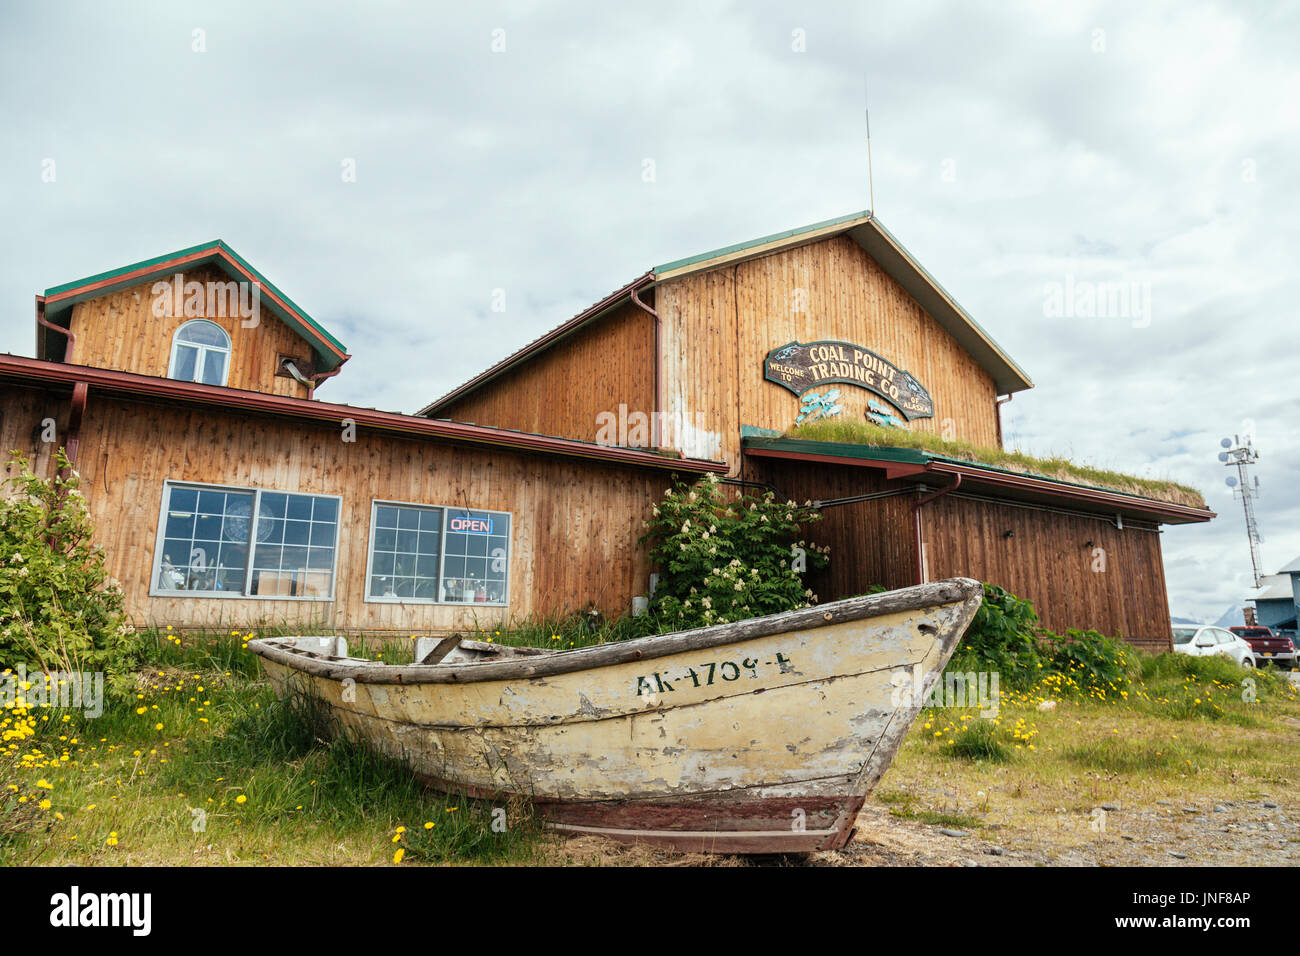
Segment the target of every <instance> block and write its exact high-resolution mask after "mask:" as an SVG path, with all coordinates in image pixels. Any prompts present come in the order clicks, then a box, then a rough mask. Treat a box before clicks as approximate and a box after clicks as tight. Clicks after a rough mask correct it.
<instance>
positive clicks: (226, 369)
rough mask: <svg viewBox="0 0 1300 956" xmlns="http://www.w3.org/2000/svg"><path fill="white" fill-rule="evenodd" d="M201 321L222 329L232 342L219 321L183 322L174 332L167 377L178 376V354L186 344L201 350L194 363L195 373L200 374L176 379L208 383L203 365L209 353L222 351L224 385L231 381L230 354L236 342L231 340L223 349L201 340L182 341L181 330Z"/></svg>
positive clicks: (222, 380) (197, 320) (222, 379)
mask: <svg viewBox="0 0 1300 956" xmlns="http://www.w3.org/2000/svg"><path fill="white" fill-rule="evenodd" d="M199 322H203V323H206V324H207V325H211V326H214V327H215V328H218V329H221V334H222V335H224V336H225V337H226V341H227V342H230V333H229V332H227V331H226V330H225V329H222V328H221V326H219V325H217V323H215V322H213V321H212V320H211V319H190V320H189V321H188V322H182V323H181V324H180V326H178V327H177V329H176V331H175V332H173V333H172V357H171V360H170V361H169V362H168V363H167V377H168V378H176V355H177V351H178V349H179V347H180V346H182V345H184V346H185V347H186V348H190V349H198V350H199V357H198V358H197V359H196V360H195V363H194V374H195V375H198V376H199V378H191V379H184V378H176V381H178V382H187V381H188V382H195V383H197V384H200V385H203V384H207V383H205V382H204V381H203V379H202V376H203V366H204V363H205V361H206V359H207V354H208V353H209V352H220V353H221V354H222V355H224V356H225V357H226V360H225V361H224V362H222V363H221V384H222V386H223V387H224V386H225V385H226V383H227V382H229V381H230V356H231V354H232V353H233V351H234V343H233V342H231V344H230V345H227V346H226V347H225V348H224V349H223V348H219V347H218V346H215V345H203V344H201V343H199V342H182V341H181V340H180V337H181V332H182V331H183V330H184V329H186V328H188V327H189V326H191V325H194V324H196V323H199Z"/></svg>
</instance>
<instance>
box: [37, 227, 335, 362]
mask: <svg viewBox="0 0 1300 956" xmlns="http://www.w3.org/2000/svg"><path fill="white" fill-rule="evenodd" d="M205 253H206V254H205ZM191 256H202V257H201V258H199V259H197V260H195V261H193V262H190V263H187V267H188V268H193V267H194V266H196V265H207V264H209V263H213V262H215V263H217V264H220V265H222V266H223V268H224V270H225V271H226V272H227V273H228V274H230V272H231V270H230V269H229V267H228V265H225V264H224V260H225V259H229V260H230V261H231V262H234V263H235V264H236V265H238V267H239V268H240V269H242V270H243V271H244V272H246V273H247V274H248V275H249V276H252V278H253V279H254V280H255V281H256V282H257V283H258V284H259V285H261V286H262V288H263V289H264V290H265V291H267V292H270V293H271V295H272V296H274V298H271V297H270V296H263V297H262V301H263V302H265V304H266V306H267V307H268V308H269V309H270V310H271V312H272V313H273V314H274V315H275V316H276V317H277V318H279V319H280V320H281V321H283V322H284V323H285V324H287V325H288V326H289V327H290V328H292V329H293V330H294V331H295V332H297V333H298V334H299V335H301V336H302V337H303V338H304V339H306V340H307V341H308V342H310V343H312V345H313V348H314V349H315V351H316V352H317V354H319V355H320V356H321V358H322V359H324V362H323V365H324V366H325V369H326V370H329V369H333V368H337V367H338V366H339V365H341V364H342V363H343V361H344V359H346V358H347V351H348V350H347V347H346V346H345V345H344V344H343V343H342V342H340V341H339V340H338V339H337V338H335V337H334V336H333V335H331V334H330V333H329V332H328V331H327V330H326V329H325V327H324V326H322V325H321V324H320V323H319V322H317V321H316V320H315V319H313V318H312V317H311V315H309V314H308V313H307V312H306V311H305V310H304V309H303V308H302V307H301V306H299V305H298V303H296V302H294V301H293V300H292V299H290V298H289V297H288V296H287V295H285V294H284V293H283V292H282V291H280V289H279V287H278V286H276V285H275V283H273V282H271V281H270V280H269V279H267V278H266V276H264V275H263V274H262V273H261V272H260V271H259V270H258V269H256V268H255V267H254V266H253V265H252V264H251V263H249V262H248V260H247V259H245V258H244V257H243V256H241V255H240V254H239V253H237V252H236V251H235V250H234V249H232V248H231V247H230V246H229V245H228V244H227V243H226V242H225V241H223V240H221V239H213V240H212V241H210V242H204V243H200V244H198V245H196V246H189V247H188V248H185V249H179V250H177V251H175V252H169V253H166V254H164V255H161V256H155V257H153V258H152V259H144V260H142V261H140V262H133V263H131V264H130V265H125V266H121V267H119V268H117V269H110V270H108V271H107V272H100V273H98V274H96V275H92V276H87V277H85V278H83V279H75V280H73V281H72V282H64V283H62V284H60V285H56V286H51V287H50V288H48V289H46V290H45V293H44V295H45V298H46V300H47V303H48V304H47V307H46V312H47V316H48V317H50V318H51V319H53V317H55V316H57V315H60V314H62V313H63V312H65V311H66V310H67V309H68V308H70V307H71V306H72V305H73V304H75V303H77V302H83V301H86V300H87V299H93V298H96V297H97V296H101V295H104V294H106V293H108V292H113V291H117V290H118V289H121V288H125V287H127V286H130V285H136V284H139V283H142V282H148V281H149V279H150V278H152V277H154V276H153V275H151V272H153V270H159V271H158V272H157V273H155V274H161V270H162V269H163V267H165V266H167V265H168V263H171V262H175V261H176V260H177V259H185V258H188V257H191ZM116 279H120V280H121V281H120V283H114V280H116ZM87 286H98V288H95V289H90V290H88V291H86V292H85V294H82V295H71V296H69V293H75V292H76V291H77V290H78V289H84V288H86V287H87ZM59 296H69V297H67V298H63V299H61V300H60V301H58V302H48V300H49V299H51V298H55V297H59ZM276 299H279V300H280V302H283V303H284V307H282V306H281V305H280V302H277V301H275V300H276ZM313 340H314V341H313Z"/></svg>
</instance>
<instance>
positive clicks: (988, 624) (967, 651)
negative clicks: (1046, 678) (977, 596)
mask: <svg viewBox="0 0 1300 956" xmlns="http://www.w3.org/2000/svg"><path fill="white" fill-rule="evenodd" d="M1046 662H1047V661H1046V659H1045V657H1044V654H1043V652H1042V649H1041V648H1040V646H1039V640H1038V612H1037V611H1035V610H1034V605H1033V602H1032V601H1026V600H1022V599H1021V598H1018V597H1016V596H1015V595H1014V594H1011V593H1010V592H1008V591H1007V590H1006V589H1005V588H1000V587H998V586H997V585H996V584H988V583H985V585H984V603H982V604H981V605H980V608H979V610H978V611H976V612H975V619H974V620H973V621H972V622H971V625H970V627H969V628H968V629H967V631H966V634H965V636H964V637H963V638H962V639H961V643H960V644H958V645H957V650H956V652H955V653H954V654H953V657H952V661H951V663H950V664H949V665H948V668H949V669H950V670H953V671H977V672H978V671H985V672H988V673H992V672H997V673H999V674H1000V675H1001V676H1000V678H999V680H1000V681H1001V682H1002V683H1004V684H1006V685H1007V686H1010V687H1023V686H1025V685H1027V684H1030V683H1033V682H1034V681H1036V680H1037V679H1038V678H1039V677H1041V676H1042V670H1043V668H1044V666H1045V665H1046Z"/></svg>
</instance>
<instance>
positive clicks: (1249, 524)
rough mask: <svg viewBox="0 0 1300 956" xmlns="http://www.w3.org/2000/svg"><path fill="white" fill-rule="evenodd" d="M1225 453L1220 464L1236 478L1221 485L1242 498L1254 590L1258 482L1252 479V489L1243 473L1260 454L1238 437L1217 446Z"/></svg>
mask: <svg viewBox="0 0 1300 956" xmlns="http://www.w3.org/2000/svg"><path fill="white" fill-rule="evenodd" d="M1219 444H1220V445H1222V446H1223V447H1224V448H1226V449H1227V451H1221V452H1219V461H1221V462H1223V463H1224V464H1225V465H1227V466H1228V467H1229V468H1232V467H1234V466H1235V467H1236V469H1237V477H1236V478H1233V477H1232V476H1231V475H1229V476H1228V477H1227V478H1226V479H1225V480H1224V483H1225V484H1226V485H1227V486H1228V487H1229V488H1231V489H1232V497H1234V498H1236V497H1238V496H1240V497H1241V507H1242V509H1243V510H1244V511H1245V512H1246V537H1247V538H1248V539H1249V540H1250V569H1251V572H1252V573H1253V574H1254V575H1255V587H1259V545H1260V542H1261V541H1262V540H1263V539H1262V538H1261V537H1260V536H1259V525H1258V524H1256V522H1255V499H1256V498H1258V497H1259V478H1258V476H1257V477H1256V478H1255V484H1254V486H1253V487H1252V485H1251V483H1250V476H1249V475H1247V474H1246V469H1247V468H1249V467H1250V466H1251V465H1253V464H1255V462H1257V461H1259V452H1257V451H1256V450H1255V446H1254V444H1253V443H1252V442H1251V439H1250V436H1249V435H1247V436H1246V440H1245V441H1242V440H1241V436H1240V435H1234V436H1233V437H1232V438H1225V439H1223V441H1221V442H1219Z"/></svg>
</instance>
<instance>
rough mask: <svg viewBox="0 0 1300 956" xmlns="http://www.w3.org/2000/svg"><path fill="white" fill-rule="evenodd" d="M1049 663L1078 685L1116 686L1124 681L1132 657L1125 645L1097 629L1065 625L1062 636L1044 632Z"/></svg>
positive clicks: (1132, 666)
mask: <svg viewBox="0 0 1300 956" xmlns="http://www.w3.org/2000/svg"><path fill="white" fill-rule="evenodd" d="M1043 637H1044V639H1045V641H1046V647H1047V649H1048V650H1049V652H1050V654H1051V657H1050V661H1051V666H1052V669H1053V670H1055V671H1056V672H1057V673H1059V674H1065V675H1069V676H1070V677H1072V678H1073V679H1074V681H1075V682H1076V683H1077V684H1078V685H1079V687H1080V688H1083V689H1085V690H1091V689H1093V688H1104V687H1119V686H1121V685H1124V684H1127V683H1128V682H1129V680H1130V678H1131V676H1132V673H1133V671H1134V669H1135V666H1136V658H1135V657H1134V655H1133V654H1131V653H1130V651H1129V649H1128V648H1127V646H1126V645H1125V644H1124V643H1123V642H1122V641H1119V640H1117V639H1115V638H1112V637H1107V636H1106V635H1105V634H1102V633H1101V632H1099V631H1093V630H1087V631H1080V630H1076V629H1075V628H1072V627H1071V628H1068V629H1067V630H1066V632H1065V636H1064V637H1060V636H1058V635H1055V634H1050V633H1047V632H1044V634H1043Z"/></svg>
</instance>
